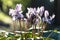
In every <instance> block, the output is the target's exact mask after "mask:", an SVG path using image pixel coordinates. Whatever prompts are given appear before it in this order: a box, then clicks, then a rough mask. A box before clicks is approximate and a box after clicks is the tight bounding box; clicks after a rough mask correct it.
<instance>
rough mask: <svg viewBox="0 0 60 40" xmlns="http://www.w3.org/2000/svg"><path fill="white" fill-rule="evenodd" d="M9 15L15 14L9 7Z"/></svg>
mask: <svg viewBox="0 0 60 40" xmlns="http://www.w3.org/2000/svg"><path fill="white" fill-rule="evenodd" d="M9 15H11V16H14V15H17V14H16V11H15V10H14V9H9Z"/></svg>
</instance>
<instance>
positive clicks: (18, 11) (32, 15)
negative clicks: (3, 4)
mask: <svg viewBox="0 0 60 40" xmlns="http://www.w3.org/2000/svg"><path fill="white" fill-rule="evenodd" d="M27 10H28V12H27V13H26V17H27V18H24V15H23V14H22V12H23V11H22V4H17V5H16V8H15V9H9V15H11V16H12V19H13V20H17V19H20V20H21V19H23V20H24V19H31V20H32V21H33V23H35V24H37V23H38V22H39V19H40V20H41V21H43V22H47V23H51V21H52V19H54V17H55V15H54V14H53V15H52V16H49V11H48V10H45V8H44V6H41V7H37V8H31V7H30V8H27Z"/></svg>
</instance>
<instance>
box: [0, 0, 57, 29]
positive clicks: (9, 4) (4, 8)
mask: <svg viewBox="0 0 60 40" xmlns="http://www.w3.org/2000/svg"><path fill="white" fill-rule="evenodd" d="M19 3H21V4H22V5H23V7H22V10H23V14H24V15H25V13H26V12H27V7H36V8H37V7H40V6H45V10H46V9H47V10H48V11H49V13H50V15H52V14H53V13H55V12H54V10H55V8H54V7H55V5H54V0H0V29H3V30H11V29H10V28H11V27H13V26H12V19H11V16H9V9H10V8H13V9H14V8H15V6H16V4H19ZM52 25H56V24H55V21H54V22H53V24H52Z"/></svg>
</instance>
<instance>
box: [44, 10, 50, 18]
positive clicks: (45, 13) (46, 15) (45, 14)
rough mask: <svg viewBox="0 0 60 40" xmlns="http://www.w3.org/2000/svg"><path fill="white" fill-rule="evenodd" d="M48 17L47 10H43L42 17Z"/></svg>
mask: <svg viewBox="0 0 60 40" xmlns="http://www.w3.org/2000/svg"><path fill="white" fill-rule="evenodd" d="M48 16H49V12H48V10H45V12H44V17H45V18H46V17H48Z"/></svg>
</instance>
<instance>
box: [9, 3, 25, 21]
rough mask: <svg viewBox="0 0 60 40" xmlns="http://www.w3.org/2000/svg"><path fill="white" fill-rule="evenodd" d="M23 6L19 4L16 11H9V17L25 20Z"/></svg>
mask: <svg viewBox="0 0 60 40" xmlns="http://www.w3.org/2000/svg"><path fill="white" fill-rule="evenodd" d="M22 12H23V11H22V5H21V4H17V5H16V8H15V10H14V9H9V15H11V16H12V19H13V20H17V19H22V18H24V15H23V14H22Z"/></svg>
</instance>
